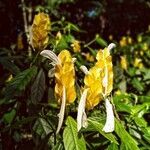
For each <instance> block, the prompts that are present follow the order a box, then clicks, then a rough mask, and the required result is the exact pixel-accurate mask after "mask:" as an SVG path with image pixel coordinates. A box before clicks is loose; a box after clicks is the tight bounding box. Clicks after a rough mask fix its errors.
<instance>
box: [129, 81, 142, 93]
mask: <svg viewBox="0 0 150 150" xmlns="http://www.w3.org/2000/svg"><path fill="white" fill-rule="evenodd" d="M131 83H132V85H133V87H134V88H135V89H137V90H138V91H144V85H143V83H141V82H140V81H139V80H138V79H136V78H134V79H133V80H132V82H131Z"/></svg>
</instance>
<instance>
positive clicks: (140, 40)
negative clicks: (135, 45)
mask: <svg viewBox="0 0 150 150" xmlns="http://www.w3.org/2000/svg"><path fill="white" fill-rule="evenodd" d="M137 41H138V42H139V43H140V42H142V36H141V35H138V37H137Z"/></svg>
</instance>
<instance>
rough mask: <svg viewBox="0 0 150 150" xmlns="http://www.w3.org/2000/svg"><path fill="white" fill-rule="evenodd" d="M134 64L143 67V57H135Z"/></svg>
mask: <svg viewBox="0 0 150 150" xmlns="http://www.w3.org/2000/svg"><path fill="white" fill-rule="evenodd" d="M133 66H134V67H137V68H142V67H143V63H142V59H140V58H135V60H134V64H133Z"/></svg>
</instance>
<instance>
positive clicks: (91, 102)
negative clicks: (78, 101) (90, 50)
mask: <svg viewBox="0 0 150 150" xmlns="http://www.w3.org/2000/svg"><path fill="white" fill-rule="evenodd" d="M100 71H101V70H100V69H99V68H98V67H96V66H94V67H93V68H91V69H90V70H89V72H88V74H87V75H86V76H85V78H84V84H85V89H88V94H87V99H86V108H87V109H88V110H89V109H93V108H94V107H95V106H96V105H97V104H98V103H99V102H100V100H101V93H102V85H101V84H100V82H101V77H100Z"/></svg>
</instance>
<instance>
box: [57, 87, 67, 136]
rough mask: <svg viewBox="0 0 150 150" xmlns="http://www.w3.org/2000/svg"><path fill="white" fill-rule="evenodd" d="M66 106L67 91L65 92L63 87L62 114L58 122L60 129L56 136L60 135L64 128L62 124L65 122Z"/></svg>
mask: <svg viewBox="0 0 150 150" xmlns="http://www.w3.org/2000/svg"><path fill="white" fill-rule="evenodd" d="M65 106H66V90H65V87H63V96H62V103H61V108H60V112H59V114H58V117H59V120H58V127H57V131H56V134H58V133H59V131H60V129H61V127H62V123H63V120H64V114H65Z"/></svg>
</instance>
